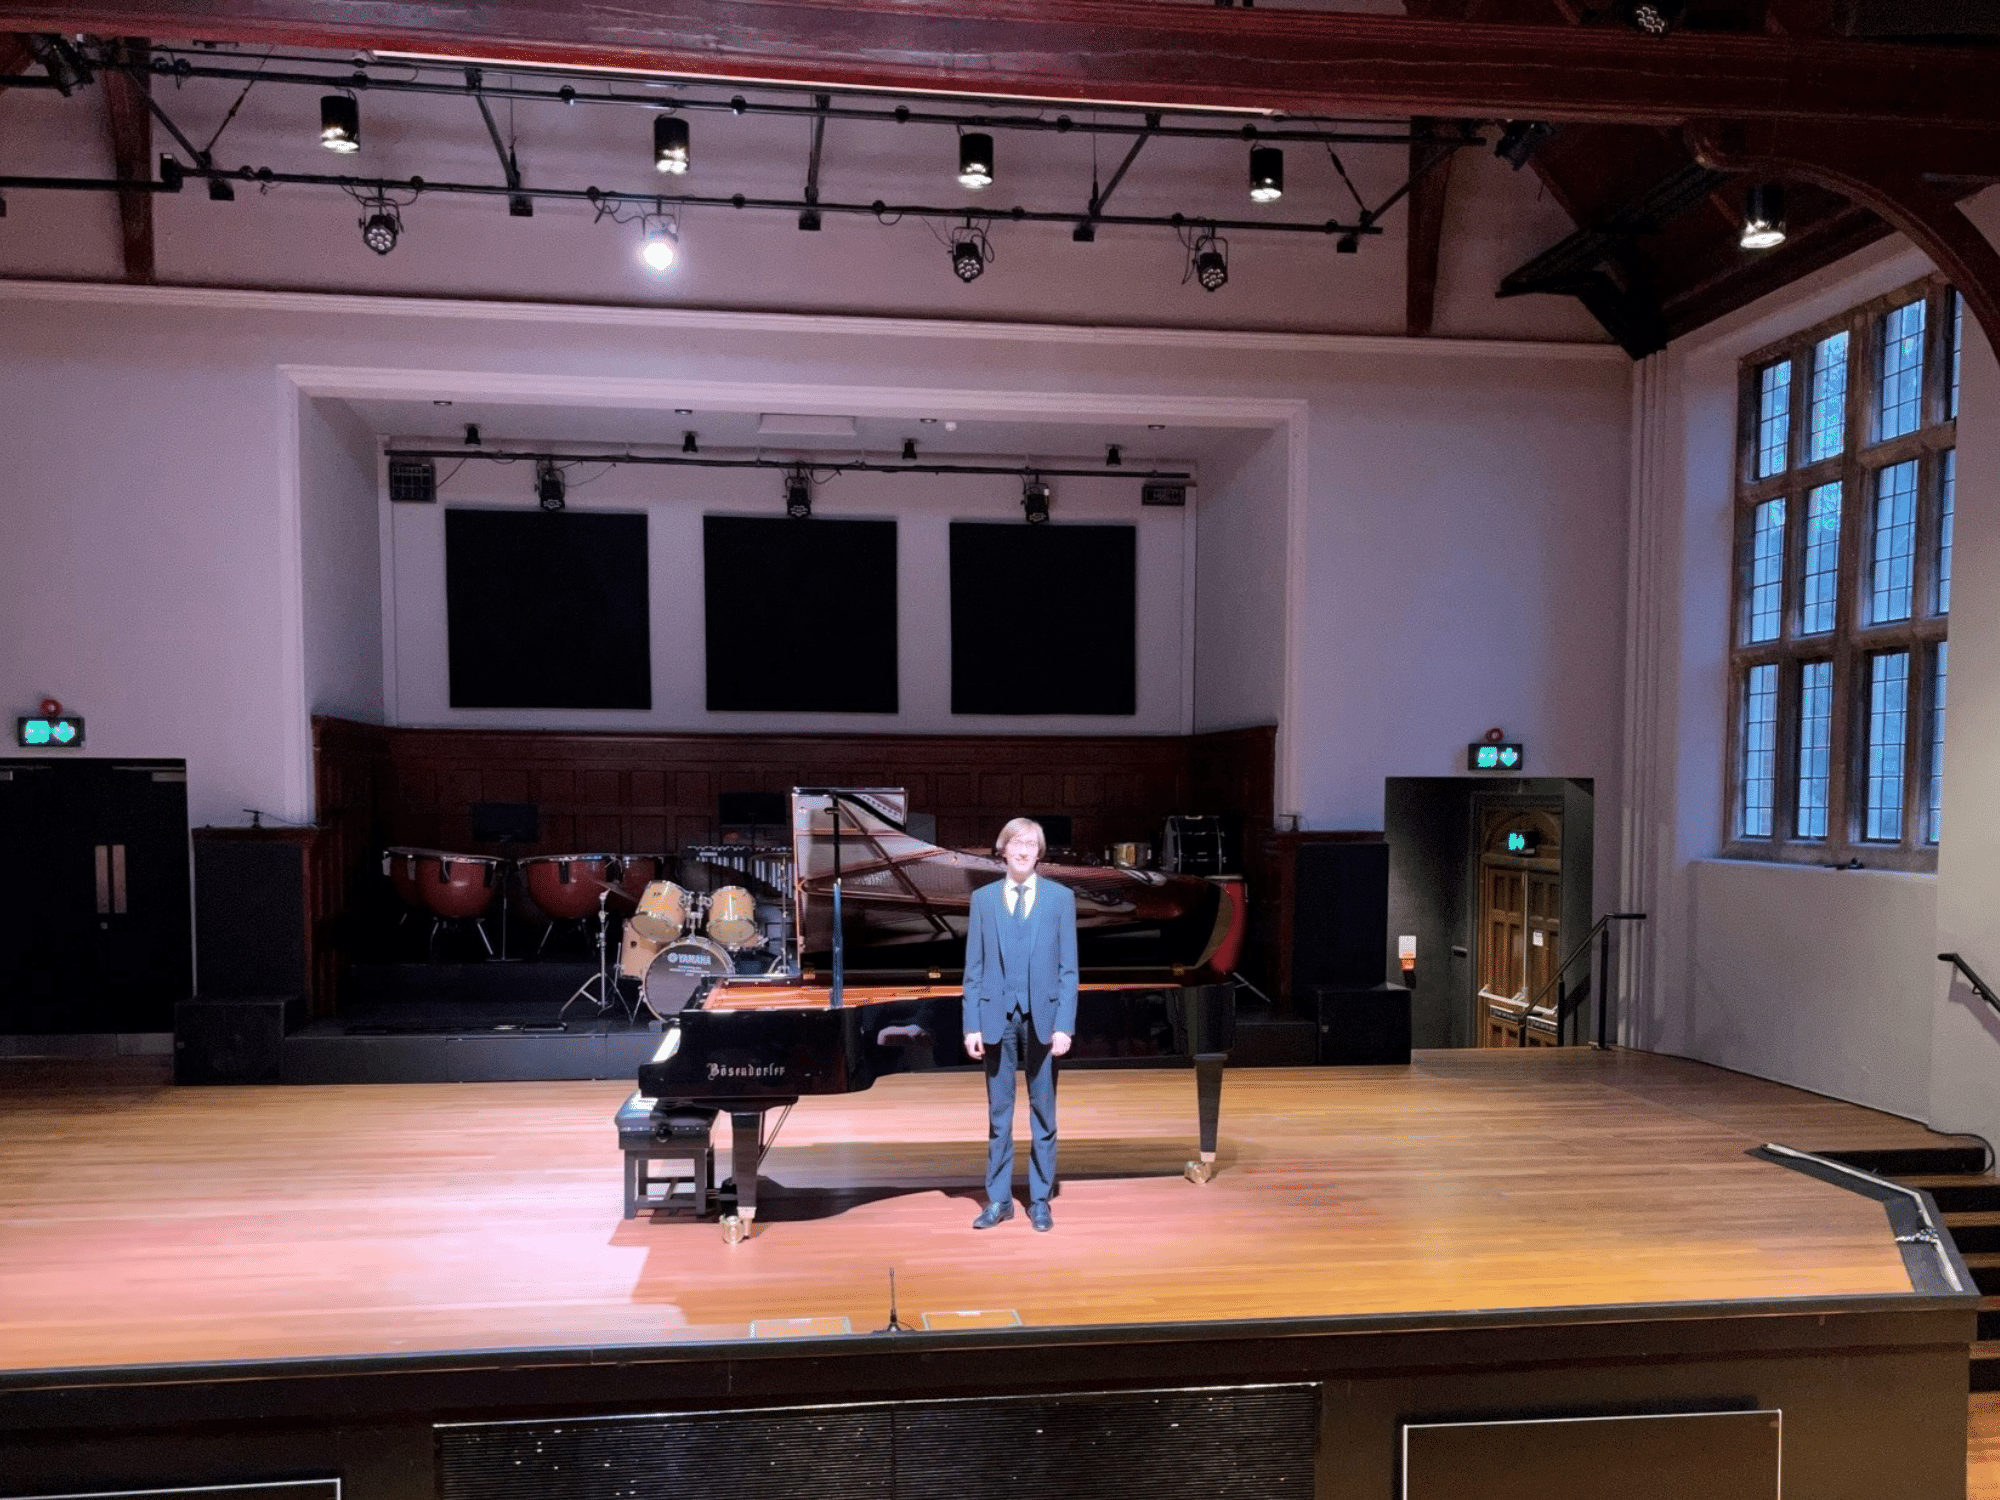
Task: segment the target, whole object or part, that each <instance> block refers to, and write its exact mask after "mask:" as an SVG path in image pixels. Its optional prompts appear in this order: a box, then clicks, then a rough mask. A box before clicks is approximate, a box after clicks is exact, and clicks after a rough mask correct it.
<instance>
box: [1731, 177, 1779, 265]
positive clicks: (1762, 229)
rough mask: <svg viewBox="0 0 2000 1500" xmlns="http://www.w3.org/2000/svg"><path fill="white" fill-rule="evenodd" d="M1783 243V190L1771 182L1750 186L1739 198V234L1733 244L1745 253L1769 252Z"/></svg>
mask: <svg viewBox="0 0 2000 1500" xmlns="http://www.w3.org/2000/svg"><path fill="white" fill-rule="evenodd" d="M1784 242H1785V190H1784V189H1783V188H1782V187H1780V186H1778V184H1777V183H1775V182H1757V183H1752V184H1751V185H1750V188H1749V190H1748V191H1747V192H1745V193H1744V195H1743V233H1742V234H1741V235H1740V236H1738V237H1737V241H1736V243H1737V244H1739V245H1741V246H1742V247H1743V248H1744V249H1745V250H1769V249H1772V248H1773V247H1774V246H1778V245H1782V244H1784Z"/></svg>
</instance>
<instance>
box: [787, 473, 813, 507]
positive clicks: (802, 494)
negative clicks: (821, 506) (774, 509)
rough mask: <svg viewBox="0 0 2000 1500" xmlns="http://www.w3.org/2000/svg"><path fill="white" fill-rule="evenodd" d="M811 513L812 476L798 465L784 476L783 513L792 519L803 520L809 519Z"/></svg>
mask: <svg viewBox="0 0 2000 1500" xmlns="http://www.w3.org/2000/svg"><path fill="white" fill-rule="evenodd" d="M812 513H813V487H812V476H811V475H810V474H808V473H807V472H806V471H805V466H804V465H800V466H799V467H798V468H796V469H794V470H792V472H791V473H789V474H787V475H786V476H785V514H786V515H788V516H790V517H791V518H792V519H793V520H794V521H805V520H810V519H811V517H812Z"/></svg>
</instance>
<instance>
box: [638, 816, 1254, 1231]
mask: <svg viewBox="0 0 2000 1500" xmlns="http://www.w3.org/2000/svg"><path fill="white" fill-rule="evenodd" d="M791 805H792V849H793V868H792V893H791V894H792V905H793V925H792V932H793V937H792V951H791V952H790V953H788V954H787V955H786V958H787V962H786V963H785V964H784V966H783V972H779V973H774V974H768V975H757V976H750V975H727V976H714V977H710V978H707V979H705V980H703V981H701V982H700V983H699V984H698V985H696V986H695V987H694V988H693V989H692V991H691V993H690V994H689V997H688V998H687V1000H686V1002H685V1003H684V1004H683V1005H681V1006H680V1008H679V1009H677V1010H675V1011H673V1012H672V1013H671V1014H669V1015H667V1016H666V1017H664V1018H663V1021H664V1031H663V1034H662V1036H661V1039H660V1044H659V1046H658V1047H657V1048H656V1049H655V1050H654V1053H653V1056H652V1058H651V1059H650V1060H649V1061H647V1062H645V1063H643V1064H641V1066H640V1068H639V1093H640V1095H641V1097H642V1098H645V1099H651V1100H653V1101H655V1102H654V1104H653V1105H652V1110H651V1118H652V1120H653V1121H654V1122H655V1124H654V1128H655V1129H656V1131H657V1132H658V1134H659V1135H660V1136H662V1137H665V1136H667V1135H668V1134H669V1133H671V1132H673V1131H675V1130H676V1129H678V1128H685V1124H686V1120H685V1117H686V1115H687V1113H688V1112H689V1111H691V1110H715V1111H717V1112H727V1113H728V1115H729V1117H730V1125H731V1145H732V1156H731V1160H732V1162H733V1163H734V1173H735V1183H734V1190H735V1212H734V1213H733V1214H725V1216H724V1218H723V1232H724V1234H725V1236H727V1237H728V1238H729V1239H730V1240H732V1241H735V1240H740V1239H742V1238H743V1237H745V1236H746V1235H747V1234H748V1233H749V1231H750V1226H751V1224H752V1223H753V1221H754V1220H755V1218H756V1214H757V1170H756V1167H757V1164H758V1163H760V1162H761V1161H762V1158H763V1153H764V1151H765V1150H766V1149H767V1148H768V1146H769V1145H770V1142H771V1139H772V1134H773V1133H774V1132H773V1133H767V1131H766V1124H767V1120H768V1117H769V1113H770V1111H772V1110H784V1109H788V1108H789V1107H790V1106H791V1105H793V1104H795V1103H796V1102H797V1101H798V1100H799V1099H800V1098H802V1097H804V1096H806V1095H809V1094H841V1093H855V1092H858V1091H860V1090H862V1089H865V1088H868V1087H869V1086H870V1085H872V1084H873V1083H874V1082H875V1080H876V1079H878V1078H880V1077H883V1076H884V1075H886V1074H890V1073H900V1072H914V1071H925V1070H929V1069H933V1068H948V1067H970V1066H973V1065H974V1064H973V1062H972V1059H970V1058H969V1057H967V1056H966V1053H965V1047H964V1038H963V1032H962V1030H961V1014H960V993H961V992H960V988H959V985H958V983H957V979H958V971H959V967H960V965H961V964H962V962H963V958H964V934H965V924H966V921H967V920H968V916H969V913H970V910H971V902H972V892H973V891H974V890H976V889H977V888H978V887H979V886H981V885H984V884H986V883H988V882H989V881H992V880H997V879H999V878H1000V876H1001V874H1002V873H1003V871H1004V868H1005V867H1004V866H1003V864H1002V863H1001V861H1000V860H999V859H998V858H996V857H993V856H991V855H988V854H982V853H978V852H969V851H964V850H955V849H943V848H939V847H938V846H936V845H934V844H931V843H928V842H926V841H924V840H922V839H919V838H916V837H915V836H913V835H912V834H910V833H909V832H908V830H907V827H906V822H907V814H906V808H907V803H906V800H905V798H904V795H903V793H902V791H901V790H900V789H890V788H869V789H860V788H830V787H818V788H800V789H797V790H795V791H794V792H793V794H792V803H791ZM1041 873H1042V874H1044V875H1045V876H1047V877H1048V878H1049V879H1051V880H1056V881H1059V882H1061V883H1062V884H1064V885H1066V886H1069V887H1070V888H1071V889H1072V890H1073V891H1074V892H1075V893H1076V904H1077V947H1078V958H1079V970H1080V982H1079V985H1078V997H1077V998H1078V1004H1077V1032H1076V1039H1075V1042H1074V1044H1073V1047H1072V1050H1071V1052H1070V1055H1069V1057H1068V1058H1067V1059H1066V1060H1065V1063H1064V1066H1072V1065H1076V1064H1082V1065H1086V1066H1088V1065H1090V1064H1092V1063H1098V1064H1102V1065H1114V1064H1118V1063H1123V1064H1126V1065H1135V1064H1137V1065H1144V1064H1145V1063H1147V1062H1153V1063H1159V1062H1162V1061H1167V1060H1173V1059H1187V1060H1188V1061H1190V1062H1191V1063H1192V1064H1193V1068H1194V1074H1195V1099H1196V1115H1197V1122H1198V1136H1199V1146H1198V1154H1197V1155H1196V1156H1195V1157H1194V1158H1193V1159H1191V1160H1190V1161H1188V1162H1187V1164H1186V1165H1185V1167H1184V1168H1183V1172H1184V1174H1185V1175H1186V1176H1187V1178H1188V1179H1189V1180H1190V1181H1192V1182H1206V1181H1207V1180H1208V1179H1209V1177H1210V1176H1211V1175H1212V1174H1213V1172H1214V1170H1215V1149H1216V1129H1217V1120H1218V1116H1219V1114H1220V1108H1221V1098H1222V1069H1223V1065H1224V1062H1225V1061H1226V1059H1227V1055H1228V1052H1229V1049H1230V1047H1231V1046H1232V1045H1233V1042H1234V1039H1235V1024H1236V1011H1235V986H1234V984H1233V983H1231V982H1230V981H1229V980H1228V978H1227V977H1226V976H1223V975H1220V974H1217V973H1214V972H1213V971H1212V970H1211V969H1210V968H1209V967H1207V966H1208V965H1209V964H1210V962H1211V961H1212V960H1213V959H1214V957H1215V956H1216V955H1217V953H1218V952H1220V951H1222V950H1223V949H1224V948H1225V945H1226V944H1227V941H1228V939H1229V937H1230V931H1231V927H1232V925H1233V924H1234V923H1235V922H1237V921H1240V920H1241V917H1240V915H1239V914H1238V913H1237V912H1236V909H1235V908H1234V906H1233V905H1232V904H1231V903H1229V902H1228V901H1226V900H1225V899H1224V898H1223V894H1222V892H1221V889H1220V888H1219V887H1218V886H1217V885H1216V884H1215V883H1214V882H1211V881H1207V880H1202V879H1199V878H1196V877H1192V876H1177V875H1162V874H1158V873H1155V872H1153V871H1149V870H1134V869H1127V868H1123V867H1120V866H1116V865H1095V864H1081V863H1065V862H1063V861H1062V859H1061V858H1060V857H1057V858H1055V859H1052V860H1044V862H1043V864H1042V866H1041ZM677 1116H679V1117H680V1118H679V1119H677V1118H676V1117H677ZM782 1122H783V1116H782V1114H781V1115H780V1116H779V1123H780V1124H782ZM968 1149H969V1148H968ZM727 1192H728V1190H727V1188H726V1187H725V1190H724V1195H725V1197H726V1196H727Z"/></svg>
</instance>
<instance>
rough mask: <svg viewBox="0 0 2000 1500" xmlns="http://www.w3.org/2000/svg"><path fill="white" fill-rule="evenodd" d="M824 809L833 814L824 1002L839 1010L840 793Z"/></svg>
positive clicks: (842, 974)
mask: <svg viewBox="0 0 2000 1500" xmlns="http://www.w3.org/2000/svg"><path fill="white" fill-rule="evenodd" d="M826 810H827V811H828V812H830V813H831V814H833V988H832V990H831V991H830V992H829V993H828V995H827V1002H826V1003H827V1006H828V1008H829V1009H831V1010H839V1009H840V1006H841V1001H842V999H843V996H844V994H845V991H846V989H847V972H846V971H847V963H846V959H847V954H846V945H845V944H844V943H842V942H841V940H840V793H838V792H834V793H832V794H831V795H829V796H828V797H827V799H826Z"/></svg>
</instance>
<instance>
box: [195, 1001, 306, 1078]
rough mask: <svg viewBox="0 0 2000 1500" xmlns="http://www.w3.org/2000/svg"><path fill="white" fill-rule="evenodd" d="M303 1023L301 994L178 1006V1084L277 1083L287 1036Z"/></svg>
mask: <svg viewBox="0 0 2000 1500" xmlns="http://www.w3.org/2000/svg"><path fill="white" fill-rule="evenodd" d="M304 1019H305V999H304V997H303V996H301V995H256V996H243V997H240V998H235V999H229V1000H182V1001H180V1002H179V1003H178V1004H176V1005H175V1006H174V1082H175V1083H276V1082H277V1081H278V1059H279V1054H280V1052H281V1050H282V1048H283V1046H284V1041H285V1033H286V1032H287V1031H290V1030H291V1029H292V1028H293V1027H295V1026H298V1025H300V1024H301V1023H302V1022H303V1021H304Z"/></svg>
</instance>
